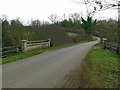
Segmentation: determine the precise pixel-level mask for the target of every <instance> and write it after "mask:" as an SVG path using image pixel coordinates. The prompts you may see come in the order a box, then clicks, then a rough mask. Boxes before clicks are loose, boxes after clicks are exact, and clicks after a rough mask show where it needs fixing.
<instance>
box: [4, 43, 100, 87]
mask: <svg viewBox="0 0 120 90" xmlns="http://www.w3.org/2000/svg"><path fill="white" fill-rule="evenodd" d="M98 42H99V41H93V42H88V43H84V44H78V45H75V46H71V47H67V48H62V49H59V50H55V51H48V52H45V53H42V54H40V55H36V56H33V57H30V58H27V59H24V60H20V61H16V62H12V63H8V64H4V65H3V66H2V70H3V72H2V75H3V77H2V79H3V81H2V86H3V88H55V87H56V88H57V87H61V85H60V82H61V81H62V80H63V79H64V77H65V75H67V74H68V73H69V72H70V71H71V70H73V69H74V68H75V67H76V66H77V65H78V64H79V63H80V62H81V61H82V60H83V59H84V57H85V56H86V55H87V53H88V52H89V50H90V48H91V47H92V46H94V45H95V44H96V43H98Z"/></svg>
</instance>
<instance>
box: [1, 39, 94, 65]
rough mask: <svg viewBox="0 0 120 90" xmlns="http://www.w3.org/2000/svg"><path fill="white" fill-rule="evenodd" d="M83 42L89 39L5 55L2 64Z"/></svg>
mask: <svg viewBox="0 0 120 90" xmlns="http://www.w3.org/2000/svg"><path fill="white" fill-rule="evenodd" d="M94 40H96V39H93V40H92V41H94ZM85 42H90V41H81V42H78V43H72V44H65V45H59V46H56V47H51V48H46V49H35V50H31V51H27V52H25V53H19V54H17V55H15V56H10V57H7V58H3V59H2V64H5V63H10V62H13V61H17V60H22V59H24V58H28V57H32V56H34V55H38V54H40V53H43V52H45V51H49V50H56V49H60V48H65V47H69V46H73V45H76V44H80V43H85Z"/></svg>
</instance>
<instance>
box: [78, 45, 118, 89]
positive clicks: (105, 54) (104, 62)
mask: <svg viewBox="0 0 120 90" xmlns="http://www.w3.org/2000/svg"><path fill="white" fill-rule="evenodd" d="M80 87H81V88H118V55H116V54H115V53H112V52H110V51H108V50H104V49H102V48H101V46H100V45H96V46H94V47H93V48H92V50H91V51H90V52H89V54H88V56H87V57H86V59H85V60H84V61H83V65H82V72H81V80H80Z"/></svg>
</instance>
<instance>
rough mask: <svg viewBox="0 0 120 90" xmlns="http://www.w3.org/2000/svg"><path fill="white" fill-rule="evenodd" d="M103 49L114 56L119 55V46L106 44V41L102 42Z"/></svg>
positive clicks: (110, 43)
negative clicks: (114, 54) (113, 53)
mask: <svg viewBox="0 0 120 90" xmlns="http://www.w3.org/2000/svg"><path fill="white" fill-rule="evenodd" d="M103 44H104V49H108V50H110V51H112V52H115V53H116V54H120V46H119V44H117V43H112V42H108V41H107V40H104V41H103Z"/></svg>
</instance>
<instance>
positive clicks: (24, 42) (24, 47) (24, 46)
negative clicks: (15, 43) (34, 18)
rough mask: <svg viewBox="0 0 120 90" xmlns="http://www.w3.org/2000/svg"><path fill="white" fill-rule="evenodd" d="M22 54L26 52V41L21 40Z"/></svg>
mask: <svg viewBox="0 0 120 90" xmlns="http://www.w3.org/2000/svg"><path fill="white" fill-rule="evenodd" d="M21 43H22V52H26V51H27V40H22V41H21Z"/></svg>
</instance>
